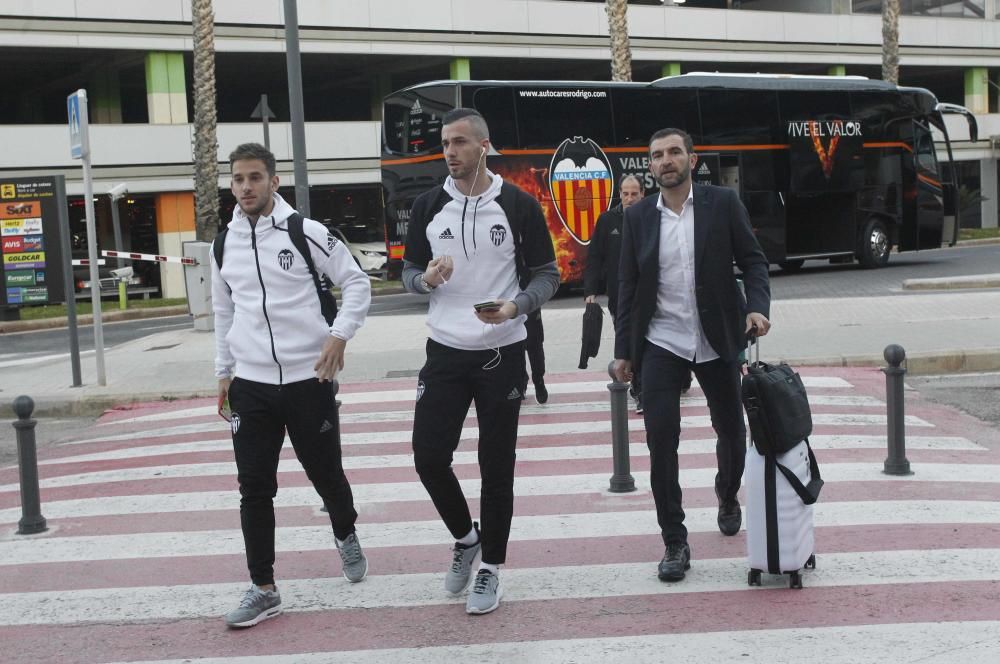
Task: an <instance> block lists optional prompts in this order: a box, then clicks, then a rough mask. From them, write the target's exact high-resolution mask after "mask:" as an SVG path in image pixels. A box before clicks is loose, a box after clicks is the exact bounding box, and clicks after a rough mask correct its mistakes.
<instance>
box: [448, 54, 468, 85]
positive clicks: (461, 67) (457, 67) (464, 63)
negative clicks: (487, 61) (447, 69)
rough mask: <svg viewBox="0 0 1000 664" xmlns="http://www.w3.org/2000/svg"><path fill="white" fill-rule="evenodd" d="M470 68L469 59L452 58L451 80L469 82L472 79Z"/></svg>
mask: <svg viewBox="0 0 1000 664" xmlns="http://www.w3.org/2000/svg"><path fill="white" fill-rule="evenodd" d="M470 69H471V68H470V67H469V59H468V58H452V61H451V75H450V77H451V80H453V81H468V80H471V79H472V75H471V74H470V73H469V72H470Z"/></svg>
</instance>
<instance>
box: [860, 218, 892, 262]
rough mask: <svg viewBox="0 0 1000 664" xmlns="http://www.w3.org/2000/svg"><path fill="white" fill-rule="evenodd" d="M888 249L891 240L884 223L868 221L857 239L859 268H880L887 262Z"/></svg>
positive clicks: (877, 220)
mask: <svg viewBox="0 0 1000 664" xmlns="http://www.w3.org/2000/svg"><path fill="white" fill-rule="evenodd" d="M890 249H892V240H890V239H889V231H888V230H887V229H886V227H885V222H884V221H882V220H881V219H869V220H868V223H867V224H865V230H864V231H863V232H862V233H861V237H860V238H858V253H857V256H858V262H859V263H861V267H865V268H876V267H882V266H883V265H885V264H886V263H888V262H889V250H890Z"/></svg>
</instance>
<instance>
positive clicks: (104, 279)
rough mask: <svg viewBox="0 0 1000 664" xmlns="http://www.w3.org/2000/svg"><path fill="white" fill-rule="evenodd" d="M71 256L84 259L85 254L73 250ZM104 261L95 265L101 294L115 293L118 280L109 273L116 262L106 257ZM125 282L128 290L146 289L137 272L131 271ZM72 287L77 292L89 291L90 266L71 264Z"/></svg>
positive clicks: (115, 266)
mask: <svg viewBox="0 0 1000 664" xmlns="http://www.w3.org/2000/svg"><path fill="white" fill-rule="evenodd" d="M73 258H74V259H78V258H83V259H86V258H87V256H86V255H84V254H82V253H81V254H80V255H78V252H73ZM106 263H107V264H106V265H99V266H98V267H97V275H98V279H100V282H101V294H102V295H110V294H116V293H118V280H117V279H116V278H115V276H114V275H113V274H111V271H112V270H114V269H116V268H117V264H116V262H115V260H114V259H107V260H106ZM125 284H126V288H127V289H128V291H129V292H133V291H135V290H137V289H142V291H146V290H148V289H144V288H143V286H144V285H145V280H144V279H143V276H142V275H141V274H138V273H137V272H133V274H132V276H131V277H129V278H128V281H126V282H125ZM73 288H74V290H75V291H76V292H77V293H82V292H87V293H89V292H90V266H88V265H74V266H73ZM153 290H155V289H153Z"/></svg>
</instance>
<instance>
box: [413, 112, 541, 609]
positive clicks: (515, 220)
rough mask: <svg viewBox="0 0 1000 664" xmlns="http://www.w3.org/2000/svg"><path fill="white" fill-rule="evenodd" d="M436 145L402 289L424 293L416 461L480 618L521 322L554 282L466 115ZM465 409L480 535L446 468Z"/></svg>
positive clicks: (508, 509)
mask: <svg viewBox="0 0 1000 664" xmlns="http://www.w3.org/2000/svg"><path fill="white" fill-rule="evenodd" d="M441 144H442V147H443V149H444V159H445V162H446V163H447V166H448V172H449V177H448V178H447V179H446V180H445V182H444V185H442V186H439V187H435V188H433V189H431V190H430V191H427V192H424V193H423V194H421V195H420V196H419V197H417V199H416V200H415V201H414V203H413V208H412V210H411V213H410V223H409V228H408V230H407V234H406V252H405V255H404V257H403V258H404V265H403V284H404V285H405V286H406V289H407V290H408V291H410V292H412V293H430V309H429V312H428V316H427V326H428V328H429V329H430V331H429V335H428V336H429V338H428V340H427V360H426V362H425V364H424V367H423V369H421V370H420V376H419V380H418V382H417V403H416V412H415V415H414V421H413V457H414V464H415V466H416V469H417V473H418V474H419V475H420V481H421V482H422V483H423V485H424V487H425V488H426V489H427V492H428V494H430V497H431V500H432V501H433V502H434V506H435V507H436V508H437V510H438V513H439V514H440V515H441V518H442V519H443V520H444V523H445V525H446V526H447V528H448V530H449V531H450V532H451V535H452V537H454V538H455V540H456V542H455V545H454V547H453V549H452V561H451V564H450V566H449V570H448V572H447V573H446V576H445V589H446V590H447V591H448V592H451V593H453V594H458V593H461V592H462V591H464V590H465V589H466V588H467V587H468V586H469V583H470V582H472V581H473V566H474V565H475V561H476V558H477V557H479V554H480V552H481V553H482V562H481V563H480V565H479V569H478V572H477V573H475V582H474V583H473V587H472V590H471V591H470V593H469V596H468V600H467V602H466V611H467V612H468V613H470V614H481V613H489V612H490V611H493V610H495V609H496V608H497V607H498V606H499V604H500V598H501V597H502V596H503V586H502V585H501V583H500V576H499V566H500V565H501V564H502V563H503V562H504V561H505V559H506V555H507V540H508V538H509V537H510V524H511V518H512V516H513V511H514V456H515V446H516V443H517V421H518V415H519V413H520V410H521V400H522V399H523V398H524V390H525V387H526V386H527V374H526V373H525V365H524V353H525V337H526V332H525V327H524V320H525V317H526V315H527V314H529V313H531V312H532V311H534V310H535V309H538V308H539V307H540V306H542V304H544V303H545V302H546V301H547V300H548V299H549V298H550V297H552V295H553V294H554V293H555V291H556V289H557V288H558V287H559V270H558V268H557V267H556V262H555V252H554V251H553V248H552V238H551V237H550V236H549V232H548V227H547V226H546V224H545V217H544V215H543V213H542V209H541V206H540V205H539V204H538V201H536V200H535V199H534V198H532V197H531V196H530V195H528V194H526V193H525V192H523V191H521V190H520V189H518V188H517V187H515V186H514V185H512V184H510V183H509V182H504V181H503V179H502V178H501V177H500V176H499V175H496V174H494V173H491V172H490V171H489V169H488V168H487V167H486V155H487V154H488V153H489V149H490V136H489V128H488V127H487V125H486V121H485V120H484V119H483V117H482V116H481V115H480V114H479V113H478V112H476V111H474V110H471V109H464V108H460V109H455V110H453V111H451V112H449V113H447V114H445V116H444V118H443V119H442V129H441ZM521 282H523V283H525V284H526V285H525V287H524V290H522V289H521V288H520V287H519V283H521ZM473 401H475V404H476V417H477V419H478V420H479V469H480V473H481V475H482V491H481V497H480V519H481V521H482V531H480V530H479V528H478V526H477V524H475V523H474V522H473V521H472V516H471V514H470V512H469V505H468V503H467V501H466V499H465V496H464V495H462V487H461V485H460V484H459V482H458V479H457V478H456V477H455V473H454V471H453V470H452V467H451V463H452V455H453V453H454V451H455V448H457V447H458V443H459V438H460V435H461V432H462V423H463V422H464V421H465V418H466V416H467V415H468V412H469V406H470V405H471V403H472V402H473Z"/></svg>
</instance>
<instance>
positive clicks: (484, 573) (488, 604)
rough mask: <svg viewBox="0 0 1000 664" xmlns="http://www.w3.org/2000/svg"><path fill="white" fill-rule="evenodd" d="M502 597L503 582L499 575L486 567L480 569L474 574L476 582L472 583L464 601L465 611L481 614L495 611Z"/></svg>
mask: <svg viewBox="0 0 1000 664" xmlns="http://www.w3.org/2000/svg"><path fill="white" fill-rule="evenodd" d="M501 597H503V584H502V583H500V576H499V575H497V574H494V573H493V572H491V571H489V570H488V569H481V570H479V573H478V574H476V582H475V583H473V584H472V590H471V591H470V592H469V599H467V600H466V602H465V612H466V613H469V614H481V613H489V612H490V611H495V610H496V608H497V607H498V606H500V598H501Z"/></svg>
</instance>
